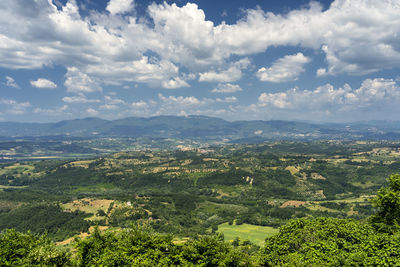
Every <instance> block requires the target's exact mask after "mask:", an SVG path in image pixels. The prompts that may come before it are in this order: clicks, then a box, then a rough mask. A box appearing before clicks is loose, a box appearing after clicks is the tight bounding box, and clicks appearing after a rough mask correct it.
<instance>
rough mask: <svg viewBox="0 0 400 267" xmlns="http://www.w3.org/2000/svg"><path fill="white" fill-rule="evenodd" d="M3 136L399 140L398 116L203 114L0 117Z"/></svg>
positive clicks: (0, 132) (255, 140)
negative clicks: (340, 119) (234, 117)
mask: <svg viewBox="0 0 400 267" xmlns="http://www.w3.org/2000/svg"><path fill="white" fill-rule="evenodd" d="M0 136H1V137H15V138H17V137H27V136H31V137H40V136H70V137H85V138H86V137H116V138H120V137H132V138H138V137H150V138H171V137H175V138H182V139H212V140H216V139H224V140H225V139H228V140H229V141H231V142H235V140H238V141H239V142H243V141H245V140H247V142H261V141H264V140H265V141H267V140H318V139H345V140H346V139H350V140H356V139H370V140H388V139H389V140H393V139H400V122H399V121H362V122H361V121H360V122H352V123H318V122H303V121H286V120H268V121H264V120H249V121H245V120H239V121H227V120H224V119H221V118H217V117H208V116H202V115H190V116H171V115H170V116H154V117H126V118H122V119H116V120H105V119H101V118H96V117H88V118H83V119H73V120H62V121H59V122H54V123H31V122H29V123H24V122H0Z"/></svg>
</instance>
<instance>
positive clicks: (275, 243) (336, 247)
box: [260, 218, 400, 266]
mask: <svg viewBox="0 0 400 267" xmlns="http://www.w3.org/2000/svg"><path fill="white" fill-rule="evenodd" d="M399 241H400V238H399V236H397V235H389V234H387V233H381V232H377V231H376V230H375V228H374V227H373V226H372V225H370V224H368V223H363V222H360V221H354V220H345V219H334V218H316V219H297V220H291V221H289V222H288V223H287V224H286V225H284V226H282V227H281V228H280V230H279V233H278V234H277V235H275V236H272V237H270V238H267V239H266V242H265V247H264V250H263V251H262V253H261V262H260V265H262V266H366V265H368V266H369V265H371V266H397V265H399V264H400V242H399Z"/></svg>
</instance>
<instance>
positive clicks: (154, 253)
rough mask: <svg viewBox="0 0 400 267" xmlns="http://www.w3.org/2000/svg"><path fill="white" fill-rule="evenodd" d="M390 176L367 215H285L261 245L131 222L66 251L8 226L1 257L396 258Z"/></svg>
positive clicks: (219, 262)
mask: <svg viewBox="0 0 400 267" xmlns="http://www.w3.org/2000/svg"><path fill="white" fill-rule="evenodd" d="M388 181H389V186H388V187H383V188H381V189H380V190H379V191H378V194H377V196H376V197H375V198H374V199H373V202H374V203H375V205H376V206H377V208H378V210H377V213H376V214H375V215H374V216H372V217H371V220H359V221H356V220H352V219H337V218H323V217H320V218H314V219H310V218H307V219H306V218H301V219H294V220H290V221H289V222H288V223H287V224H285V225H284V226H282V227H280V229H279V232H278V234H275V235H273V236H272V237H269V238H267V239H266V242H265V245H264V247H263V248H262V249H260V251H259V252H256V251H255V250H254V249H252V248H251V246H249V244H248V243H244V242H240V240H239V239H236V240H234V241H233V242H232V243H231V244H229V243H227V242H224V241H223V238H222V237H221V236H217V235H205V236H198V237H197V238H193V239H191V240H189V241H186V242H179V243H176V242H173V237H172V235H164V234H159V233H155V232H154V231H153V230H152V229H151V228H148V227H139V226H130V227H128V228H125V229H122V230H118V231H106V232H103V233H102V232H100V231H99V229H98V228H95V230H94V232H93V233H92V234H91V235H90V236H89V237H87V238H86V239H76V241H75V243H74V246H75V252H74V253H75V256H72V254H68V253H67V252H65V251H63V250H62V249H59V248H57V247H56V246H55V245H54V243H52V241H50V240H49V239H48V238H47V237H45V236H37V235H32V234H30V233H28V234H22V233H18V232H15V230H7V231H4V232H3V233H1V234H0V265H1V266H15V265H46V266H49V265H52V266H67V265H77V266H398V265H400V232H399V231H398V227H393V226H397V225H398V223H397V222H398V220H399V217H398V215H399V213H398V212H397V210H398V208H399V205H398V203H400V195H399V194H398V192H399V189H400V187H399V185H400V175H391V176H390V178H389V180H388ZM330 206H331V207H332V205H330ZM382 225H386V226H387V227H391V228H390V229H391V231H390V232H389V233H388V232H387V231H385V230H386V229H387V228H385V227H382ZM377 226H378V227H377ZM382 230H383V231H382Z"/></svg>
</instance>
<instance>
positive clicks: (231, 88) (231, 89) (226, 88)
mask: <svg viewBox="0 0 400 267" xmlns="http://www.w3.org/2000/svg"><path fill="white" fill-rule="evenodd" d="M239 91H242V88H241V87H240V86H239V85H237V84H232V83H220V84H218V85H217V87H215V88H214V89H212V90H211V92H212V93H235V92H239Z"/></svg>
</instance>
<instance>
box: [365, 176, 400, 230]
mask: <svg viewBox="0 0 400 267" xmlns="http://www.w3.org/2000/svg"><path fill="white" fill-rule="evenodd" d="M388 182H389V186H388V187H383V188H381V189H379V191H378V194H377V196H376V197H375V198H374V199H373V204H374V206H376V207H377V208H378V212H377V213H376V214H375V215H374V216H372V221H373V222H374V223H377V224H379V223H380V224H383V225H388V226H392V227H396V228H400V174H393V175H391V176H390V177H389V179H388Z"/></svg>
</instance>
